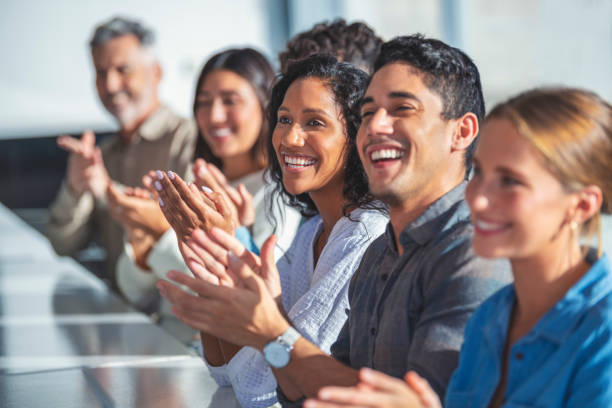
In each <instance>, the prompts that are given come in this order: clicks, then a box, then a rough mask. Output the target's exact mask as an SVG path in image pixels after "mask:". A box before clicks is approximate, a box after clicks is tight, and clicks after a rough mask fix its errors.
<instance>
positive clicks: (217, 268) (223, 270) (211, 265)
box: [187, 239, 234, 284]
mask: <svg viewBox="0 0 612 408" xmlns="http://www.w3.org/2000/svg"><path fill="white" fill-rule="evenodd" d="M187 245H188V246H189V248H190V249H191V250H192V251H193V252H194V254H195V256H192V257H188V258H187V265H190V262H197V263H200V264H201V265H202V266H203V267H204V268H206V270H207V272H209V273H212V274H214V275H215V276H216V277H217V278H218V279H219V280H220V281H221V282H222V283H223V284H228V283H229V284H233V282H234V279H233V276H231V274H229V273H228V272H227V266H226V265H227V251H225V250H223V257H220V258H224V259H222V261H221V262H220V261H218V260H217V259H215V257H214V256H213V255H212V254H211V253H210V252H209V251H207V250H206V249H204V248H203V247H202V246H200V245H198V244H197V243H196V242H195V240H193V239H190V240H189V241H188V242H187ZM196 268H197V267H196Z"/></svg>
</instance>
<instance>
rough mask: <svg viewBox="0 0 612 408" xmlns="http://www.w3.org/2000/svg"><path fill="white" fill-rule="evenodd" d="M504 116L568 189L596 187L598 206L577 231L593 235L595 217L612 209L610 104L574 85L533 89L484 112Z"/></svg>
mask: <svg viewBox="0 0 612 408" xmlns="http://www.w3.org/2000/svg"><path fill="white" fill-rule="evenodd" d="M502 118H503V119H508V120H510V121H511V122H512V123H513V124H514V126H515V127H516V129H517V131H518V132H519V134H520V135H521V136H523V137H524V138H525V139H527V140H528V141H529V142H531V144H532V145H533V146H534V147H535V148H536V150H537V151H538V152H539V153H540V154H541V155H542V157H543V159H544V162H545V163H546V165H547V167H548V169H549V170H550V171H551V172H552V173H553V174H554V175H555V176H556V177H557V179H558V180H559V181H560V183H561V184H562V185H563V186H564V188H566V189H567V190H568V191H578V190H580V189H582V188H584V187H585V186H588V185H596V186H598V187H599V188H600V189H601V191H602V195H603V202H602V205H601V208H600V211H599V212H597V214H596V215H595V216H594V217H592V218H591V219H589V220H588V221H586V222H585V223H584V225H583V226H582V229H581V233H582V235H583V236H584V237H586V238H587V239H588V238H591V237H592V236H593V235H596V236H597V238H598V255H599V256H601V253H602V244H601V216H600V213H601V212H604V213H610V212H612V107H611V106H610V104H609V103H608V102H606V101H605V100H603V99H602V98H600V97H599V96H598V95H596V94H595V93H592V92H589V91H585V90H581V89H575V88H538V89H534V90H530V91H527V92H524V93H522V94H520V95H518V96H516V97H514V98H512V99H510V100H508V101H506V102H504V103H502V104H500V105H497V106H496V107H495V108H494V109H493V110H492V111H491V112H490V113H489V115H488V116H487V118H486V120H491V119H502Z"/></svg>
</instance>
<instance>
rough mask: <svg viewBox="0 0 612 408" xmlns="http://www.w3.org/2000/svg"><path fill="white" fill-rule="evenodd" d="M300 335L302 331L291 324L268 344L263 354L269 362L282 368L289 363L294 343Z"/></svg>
mask: <svg viewBox="0 0 612 408" xmlns="http://www.w3.org/2000/svg"><path fill="white" fill-rule="evenodd" d="M300 337H301V335H300V333H298V331H297V330H295V329H294V328H293V327H291V326H289V328H288V329H287V330H286V331H285V332H284V333H283V334H281V335H280V336H278V338H277V339H276V340H273V341H271V342H269V343H268V344H266V346H265V347H264V349H263V355H264V358H265V359H266V361H267V362H268V364H270V365H271V366H272V367H274V368H282V367H284V366H286V365H287V364H289V360H290V359H291V354H290V353H291V350H292V349H293V345H294V344H295V342H296V341H298V339H299V338H300Z"/></svg>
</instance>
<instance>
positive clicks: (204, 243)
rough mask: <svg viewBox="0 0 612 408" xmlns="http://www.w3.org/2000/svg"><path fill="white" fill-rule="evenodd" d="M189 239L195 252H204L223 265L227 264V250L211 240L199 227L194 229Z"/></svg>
mask: <svg viewBox="0 0 612 408" xmlns="http://www.w3.org/2000/svg"><path fill="white" fill-rule="evenodd" d="M190 241H191V243H192V244H193V245H194V247H195V248H196V249H195V251H196V253H197V254H200V253H201V252H206V253H208V254H209V255H210V256H212V257H213V258H214V259H215V260H216V261H217V262H220V263H221V264H222V265H223V266H224V267H225V266H227V251H228V250H227V249H226V248H225V247H224V246H223V245H219V243H217V242H216V241H213V240H212V239H211V238H210V236H209V235H208V234H207V233H205V232H204V231H202V230H199V229H198V230H195V231H194V232H193V234H191V239H190ZM188 242H189V241H188ZM190 248H191V246H190ZM192 249H193V248H192Z"/></svg>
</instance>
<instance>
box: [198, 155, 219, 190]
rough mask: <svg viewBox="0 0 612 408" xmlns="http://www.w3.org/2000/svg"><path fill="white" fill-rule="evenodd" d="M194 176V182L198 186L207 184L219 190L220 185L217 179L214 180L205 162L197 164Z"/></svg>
mask: <svg viewBox="0 0 612 408" xmlns="http://www.w3.org/2000/svg"><path fill="white" fill-rule="evenodd" d="M202 161H203V160H202ZM194 176H195V181H196V183H197V184H198V185H199V186H200V187H202V186H207V187H209V188H210V189H212V190H215V191H219V190H221V186H220V185H219V183H217V180H215V178H214V177H213V176H212V174H211V173H210V171H208V168H207V166H206V164H204V165H200V166H198V167H197V169H196V172H195V174H194Z"/></svg>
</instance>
